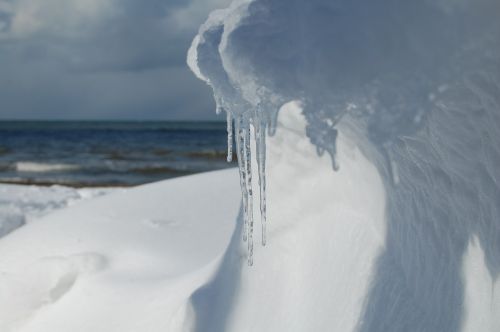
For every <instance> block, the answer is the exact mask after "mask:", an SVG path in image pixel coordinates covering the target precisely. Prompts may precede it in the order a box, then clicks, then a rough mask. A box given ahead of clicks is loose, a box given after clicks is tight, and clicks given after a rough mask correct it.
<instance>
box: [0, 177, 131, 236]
mask: <svg viewBox="0 0 500 332" xmlns="http://www.w3.org/2000/svg"><path fill="white" fill-rule="evenodd" d="M116 190H117V189H108V188H82V189H74V188H68V187H62V186H51V187H39V186H20V185H9V184H2V185H0V238H1V237H2V236H4V235H6V234H8V233H10V232H11V231H13V230H15V229H17V228H19V227H21V226H22V225H24V224H26V223H29V222H31V221H33V220H36V219H37V218H40V217H42V216H44V215H47V214H49V213H51V212H53V211H56V210H58V209H62V208H65V207H68V206H72V205H74V204H76V203H77V202H80V201H82V200H86V199H90V198H94V197H100V196H103V195H106V194H108V193H110V192H113V191H116ZM119 190H122V189H119Z"/></svg>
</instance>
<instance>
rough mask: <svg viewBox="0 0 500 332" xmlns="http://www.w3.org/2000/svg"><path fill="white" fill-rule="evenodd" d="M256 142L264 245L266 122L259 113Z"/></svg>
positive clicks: (265, 238) (264, 243) (256, 125)
mask: <svg viewBox="0 0 500 332" xmlns="http://www.w3.org/2000/svg"><path fill="white" fill-rule="evenodd" d="M254 124H255V125H254V128H255V143H256V148H257V167H258V170H259V188H260V219H261V224H262V245H263V246H265V245H266V242H267V236H266V226H267V225H266V222H267V220H266V123H265V122H264V121H263V120H262V119H261V116H259V115H258V114H257V116H256V121H255V123H254Z"/></svg>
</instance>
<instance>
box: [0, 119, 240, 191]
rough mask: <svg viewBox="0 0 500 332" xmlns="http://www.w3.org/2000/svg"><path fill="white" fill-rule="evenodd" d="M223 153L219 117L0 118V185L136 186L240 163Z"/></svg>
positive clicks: (222, 125)
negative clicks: (144, 119)
mask: <svg viewBox="0 0 500 332" xmlns="http://www.w3.org/2000/svg"><path fill="white" fill-rule="evenodd" d="M226 151H227V132H226V124H225V123H222V122H161V121H154V122H152V121H151V122H111V121H99V122H92V121H71V122H70V121H31V122H28V121H0V183H12V184H30V185H64V186H70V187H77V188H80V187H127V186H135V185H140V184H145V183H150V182H155V181H159V180H163V179H169V178H174V177H178V176H183V175H189V174H194V173H200V172H206V171H211V170H217V169H224V168H228V167H235V166H236V165H235V164H234V162H233V163H227V161H226V153H227V152H226ZM234 159H236V158H233V160H234Z"/></svg>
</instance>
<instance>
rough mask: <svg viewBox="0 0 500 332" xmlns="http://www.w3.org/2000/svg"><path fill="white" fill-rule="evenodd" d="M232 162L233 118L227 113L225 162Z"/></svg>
mask: <svg viewBox="0 0 500 332" xmlns="http://www.w3.org/2000/svg"><path fill="white" fill-rule="evenodd" d="M232 161H233V117H232V116H231V113H230V112H227V162H228V163H230V162H232Z"/></svg>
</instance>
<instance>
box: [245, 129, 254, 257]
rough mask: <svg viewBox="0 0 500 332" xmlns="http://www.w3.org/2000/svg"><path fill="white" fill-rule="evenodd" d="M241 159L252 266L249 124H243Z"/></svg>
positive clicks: (251, 193)
mask: <svg viewBox="0 0 500 332" xmlns="http://www.w3.org/2000/svg"><path fill="white" fill-rule="evenodd" d="M243 131H244V133H243V134H244V136H243V143H244V144H243V145H244V148H243V157H244V163H245V173H246V177H245V178H246V195H247V218H246V219H247V227H248V228H247V232H248V239H247V240H248V265H249V266H252V265H253V190H252V152H251V149H250V123H245V128H244V129H243Z"/></svg>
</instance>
